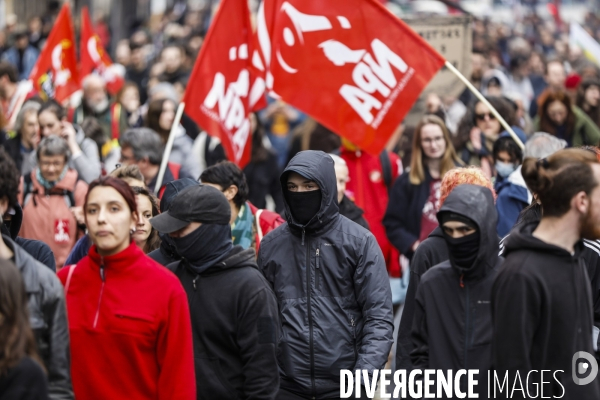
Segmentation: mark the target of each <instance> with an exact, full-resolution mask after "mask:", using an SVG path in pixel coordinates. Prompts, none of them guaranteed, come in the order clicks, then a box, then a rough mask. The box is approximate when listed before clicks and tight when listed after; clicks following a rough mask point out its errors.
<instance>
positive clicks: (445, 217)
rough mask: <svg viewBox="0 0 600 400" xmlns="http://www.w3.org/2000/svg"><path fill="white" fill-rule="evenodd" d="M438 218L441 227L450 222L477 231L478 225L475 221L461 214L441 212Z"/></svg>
mask: <svg viewBox="0 0 600 400" xmlns="http://www.w3.org/2000/svg"><path fill="white" fill-rule="evenodd" d="M437 217H438V221H439V223H440V225H444V224H445V223H446V222H448V221H458V222H462V223H463V224H465V225H467V226H469V227H471V228H473V229H477V223H475V221H473V220H472V219H471V218H469V217H465V216H464V215H461V214H457V213H454V212H451V211H439V212H438V215H437Z"/></svg>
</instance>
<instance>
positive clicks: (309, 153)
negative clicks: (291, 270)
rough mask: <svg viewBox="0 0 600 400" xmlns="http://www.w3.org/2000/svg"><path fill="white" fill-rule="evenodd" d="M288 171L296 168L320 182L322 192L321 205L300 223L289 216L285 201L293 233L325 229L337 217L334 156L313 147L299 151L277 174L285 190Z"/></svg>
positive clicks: (287, 208)
mask: <svg viewBox="0 0 600 400" xmlns="http://www.w3.org/2000/svg"><path fill="white" fill-rule="evenodd" d="M290 172H296V173H298V174H300V175H302V176H304V177H306V178H308V179H310V180H312V181H314V182H316V183H317V185H319V189H320V190H321V193H322V198H321V208H320V209H319V211H318V212H317V214H316V215H315V216H314V217H313V218H312V219H311V220H310V221H309V222H308V223H307V224H306V225H300V224H299V223H297V222H296V221H294V218H293V217H292V213H291V211H290V208H289V205H288V203H287V201H285V196H283V197H284V205H285V214H286V220H287V222H288V226H289V227H290V230H291V231H292V233H294V234H295V235H298V236H299V235H301V234H302V231H303V230H304V231H305V232H306V233H312V234H318V233H320V232H324V231H326V230H327V229H328V228H329V227H330V226H332V225H333V223H334V222H335V221H337V219H338V216H339V206H338V202H337V181H336V177H335V169H334V167H333V159H332V158H331V157H329V155H327V153H325V152H322V151H315V150H305V151H301V152H299V153H298V154H296V155H295V156H294V158H292V159H291V160H290V162H289V163H288V165H287V167H286V168H285V170H284V171H283V173H282V174H281V177H280V182H281V188H282V190H287V176H288V175H289V173H290Z"/></svg>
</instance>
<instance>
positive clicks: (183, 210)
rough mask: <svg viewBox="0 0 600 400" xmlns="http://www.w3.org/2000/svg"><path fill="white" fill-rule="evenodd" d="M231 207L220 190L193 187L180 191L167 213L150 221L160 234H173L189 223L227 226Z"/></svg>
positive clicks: (202, 186) (207, 187) (210, 187)
mask: <svg viewBox="0 0 600 400" xmlns="http://www.w3.org/2000/svg"><path fill="white" fill-rule="evenodd" d="M230 217H231V207H230V206H229V202H228V201H227V199H226V198H225V195H224V194H223V193H221V191H220V190H218V189H215V188H214V187H212V186H207V185H201V184H200V185H194V186H191V187H188V188H185V189H184V190H182V191H181V192H180V193H179V194H178V195H177V197H175V199H174V200H173V201H172V202H171V205H170V207H169V211H167V212H165V213H162V214H160V215H157V216H156V217H154V218H152V219H150V224H152V226H153V227H154V229H156V230H157V231H159V232H160V233H173V232H176V231H178V230H180V229H183V228H185V227H186V226H187V225H189V223H190V222H202V223H203V224H215V225H229V219H230Z"/></svg>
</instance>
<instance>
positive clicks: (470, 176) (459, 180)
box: [440, 165, 496, 208]
mask: <svg viewBox="0 0 600 400" xmlns="http://www.w3.org/2000/svg"><path fill="white" fill-rule="evenodd" d="M464 184H470V185H477V186H483V187H486V188H488V189H490V190H491V191H492V196H493V197H494V202H496V191H495V190H494V186H493V185H492V181H490V180H489V179H488V178H487V177H486V176H485V174H484V173H483V171H482V170H481V168H479V167H475V166H473V165H472V166H470V167H467V168H455V169H451V170H450V171H448V172H446V175H444V178H443V179H442V185H441V187H440V208H441V207H442V205H443V204H444V202H445V201H446V197H448V195H449V194H450V193H451V192H452V191H453V190H454V188H455V187H457V186H458V185H464Z"/></svg>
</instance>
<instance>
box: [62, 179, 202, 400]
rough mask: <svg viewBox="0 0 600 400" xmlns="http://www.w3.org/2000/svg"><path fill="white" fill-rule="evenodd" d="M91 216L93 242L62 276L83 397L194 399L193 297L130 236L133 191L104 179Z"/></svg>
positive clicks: (89, 202) (90, 199)
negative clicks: (84, 254)
mask: <svg viewBox="0 0 600 400" xmlns="http://www.w3.org/2000/svg"><path fill="white" fill-rule="evenodd" d="M84 213H85V219H86V224H87V227H88V232H89V235H90V238H91V240H92V242H93V243H94V245H93V246H92V248H91V249H90V251H89V253H88V256H87V257H85V258H83V259H82V260H81V261H80V262H79V263H78V264H77V265H72V266H69V267H65V268H63V269H62V270H61V271H60V272H59V274H58V276H59V278H60V279H61V281H62V282H63V285H65V295H66V299H67V310H68V315H69V329H70V334H71V354H72V360H71V370H72V380H73V389H74V391H75V396H76V398H77V399H80V400H82V399H83V400H85V399H123V398H126V399H128V400H133V399H169V400H172V399H178V400H179V399H186V400H188V399H189V400H192V399H195V398H196V381H195V374H194V360H193V350H192V331H191V326H190V317H189V310H188V303H187V297H186V294H185V292H184V290H183V288H182V286H181V284H180V282H179V280H178V279H177V278H176V277H175V275H173V274H172V273H171V272H170V271H168V270H167V269H166V268H163V267H161V266H160V265H159V264H156V263H155V262H154V261H152V260H151V259H150V258H148V257H146V256H145V255H144V253H143V252H142V250H140V249H139V248H138V247H137V246H136V244H135V243H134V242H133V241H132V240H131V232H132V231H133V230H134V229H135V224H136V221H137V218H138V215H137V210H136V202H135V195H134V194H133V191H132V189H131V188H130V187H129V186H128V185H127V183H125V182H124V181H122V180H120V179H116V178H113V177H104V178H100V179H97V180H95V181H94V182H92V183H91V184H90V188H89V191H88V193H87V196H86V199H85V206H84Z"/></svg>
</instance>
